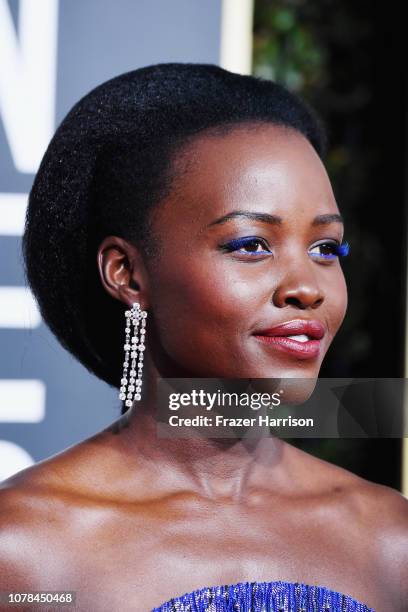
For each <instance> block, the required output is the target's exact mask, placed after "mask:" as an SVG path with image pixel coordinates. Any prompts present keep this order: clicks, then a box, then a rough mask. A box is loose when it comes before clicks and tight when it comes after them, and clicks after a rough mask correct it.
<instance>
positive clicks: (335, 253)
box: [221, 236, 350, 261]
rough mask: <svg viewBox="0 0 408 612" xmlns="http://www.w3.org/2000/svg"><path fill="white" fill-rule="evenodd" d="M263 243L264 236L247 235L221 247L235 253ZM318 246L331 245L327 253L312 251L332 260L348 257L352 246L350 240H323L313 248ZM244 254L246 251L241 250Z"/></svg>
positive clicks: (264, 242)
mask: <svg viewBox="0 0 408 612" xmlns="http://www.w3.org/2000/svg"><path fill="white" fill-rule="evenodd" d="M256 243H257V244H261V243H262V244H263V245H266V241H265V240H264V239H263V238H258V237H257V236H245V237H243V238H237V239H235V240H231V241H230V242H227V243H226V244H223V245H221V249H222V250H224V251H226V252H227V253H233V252H235V251H238V250H239V249H242V248H244V247H246V246H248V245H252V244H256ZM317 247H330V248H331V249H332V252H331V253H329V254H327V253H310V255H311V256H312V257H316V258H318V259H323V260H325V261H332V260H334V259H336V258H337V257H347V255H348V254H349V251H350V246H349V244H348V242H343V243H342V244H338V243H337V242H321V243H320V244H316V245H315V246H314V247H313V248H314V249H315V248H317ZM241 254H242V255H243V254H244V253H243V252H241ZM266 254H267V255H272V253H271V251H269V250H267V251H252V252H251V251H247V252H246V253H245V255H249V256H250V257H253V256H254V255H266Z"/></svg>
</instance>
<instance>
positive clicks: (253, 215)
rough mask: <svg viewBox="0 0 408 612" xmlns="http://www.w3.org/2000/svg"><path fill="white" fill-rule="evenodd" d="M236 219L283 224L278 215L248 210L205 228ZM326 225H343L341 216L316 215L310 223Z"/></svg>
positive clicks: (221, 219)
mask: <svg viewBox="0 0 408 612" xmlns="http://www.w3.org/2000/svg"><path fill="white" fill-rule="evenodd" d="M236 217H244V218H246V219H250V220H252V221H261V222H263V223H269V224H270V225H280V224H282V222H283V219H282V217H279V216H278V215H270V214H269V213H262V212H253V211H250V210H236V211H233V212H230V213H227V214H226V215H224V216H223V217H219V218H218V219H215V221H211V223H209V224H208V226H207V227H212V226H213V225H220V224H221V223H226V222H227V221H229V220H230V219H235V218H236ZM328 223H343V224H344V221H343V218H342V216H341V215H338V214H327V215H317V217H315V218H314V219H313V221H312V225H327V224H328Z"/></svg>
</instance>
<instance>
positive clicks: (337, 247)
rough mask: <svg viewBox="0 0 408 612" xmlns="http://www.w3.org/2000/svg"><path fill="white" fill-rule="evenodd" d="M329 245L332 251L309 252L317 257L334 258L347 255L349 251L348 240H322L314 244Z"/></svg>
mask: <svg viewBox="0 0 408 612" xmlns="http://www.w3.org/2000/svg"><path fill="white" fill-rule="evenodd" d="M325 245H330V247H331V248H332V249H333V253H309V255H311V256H312V257H319V258H323V259H334V258H335V257H347V255H348V254H349V252H350V245H349V243H348V242H343V243H342V244H333V243H331V242H322V243H321V244H317V245H316V246H325Z"/></svg>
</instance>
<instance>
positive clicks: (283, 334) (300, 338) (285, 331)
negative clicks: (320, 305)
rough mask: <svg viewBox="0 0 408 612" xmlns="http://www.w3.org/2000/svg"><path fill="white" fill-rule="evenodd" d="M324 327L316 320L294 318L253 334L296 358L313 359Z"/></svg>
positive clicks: (316, 353) (318, 350)
mask: <svg viewBox="0 0 408 612" xmlns="http://www.w3.org/2000/svg"><path fill="white" fill-rule="evenodd" d="M324 334H325V328H324V326H323V325H322V323H320V321H316V320H305V319H294V320H292V321H287V322H285V323H281V324H280V325H275V326H274V327H270V328H268V329H263V330H260V331H256V332H255V334H254V336H255V338H256V339H257V340H259V341H260V342H262V343H263V344H268V345H269V346H272V347H274V348H276V349H278V350H280V351H284V352H285V353H288V354H289V355H293V356H294V357H297V358H298V359H313V358H315V357H317V356H318V355H319V353H320V340H321V339H322V338H323V336H324Z"/></svg>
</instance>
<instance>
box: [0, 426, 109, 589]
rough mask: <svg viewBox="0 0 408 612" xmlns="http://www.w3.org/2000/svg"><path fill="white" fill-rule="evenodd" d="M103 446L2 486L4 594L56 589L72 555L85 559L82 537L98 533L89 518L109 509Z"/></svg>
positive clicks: (67, 454) (72, 453)
mask: <svg viewBox="0 0 408 612" xmlns="http://www.w3.org/2000/svg"><path fill="white" fill-rule="evenodd" d="M98 444H99V439H98V438H97V437H96V438H95V439H92V438H91V439H89V440H86V441H84V442H83V443H80V444H78V445H74V446H72V447H70V448H69V449H66V450H65V451H62V452H61V453H58V454H57V455H54V456H53V457H50V458H49V459H46V460H44V461H41V462H39V463H38V464H35V465H34V466H31V467H29V468H26V469H25V470H22V471H21V472H19V473H18V474H16V475H14V476H12V477H11V478H9V479H7V480H5V481H3V482H2V483H0V590H11V589H15V590H18V589H21V588H25V589H36V588H39V586H40V585H41V588H43V589H44V588H46V586H47V585H49V586H50V587H51V586H52V590H55V585H56V584H60V578H61V577H62V576H63V575H64V572H66V568H67V557H68V551H69V557H70V561H72V559H73V558H75V555H76V554H77V555H78V556H79V555H80V554H81V551H82V549H81V544H80V542H81V537H82V536H83V535H84V533H86V532H87V528H88V532H89V534H91V533H94V532H92V526H91V521H90V519H89V517H90V516H91V515H92V516H94V514H95V508H98V507H101V506H102V508H103V507H104V504H103V503H102V502H101V499H104V495H105V494H106V490H105V489H104V487H103V481H101V478H100V477H99V478H98V474H100V472H101V470H102V469H103V466H100V464H99V463H98V460H97V456H99V454H100V453H97V452H96V450H95V446H96V447H97V446H98ZM92 475H93V478H92ZM101 482H102V485H101ZM95 483H96V484H95ZM98 494H99V496H98ZM100 515H101V517H102V518H101V520H103V516H104V513H103V510H102V511H101V512H100ZM75 542H77V544H76V543H75ZM82 552H83V551H82Z"/></svg>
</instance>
